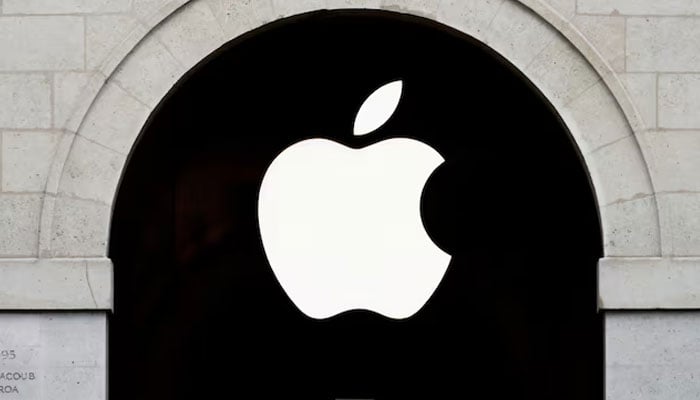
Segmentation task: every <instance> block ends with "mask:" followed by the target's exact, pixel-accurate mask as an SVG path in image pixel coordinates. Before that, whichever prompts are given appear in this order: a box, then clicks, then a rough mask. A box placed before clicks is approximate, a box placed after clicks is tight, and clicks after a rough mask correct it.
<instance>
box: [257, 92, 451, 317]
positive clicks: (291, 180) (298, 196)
mask: <svg viewBox="0 0 700 400" xmlns="http://www.w3.org/2000/svg"><path fill="white" fill-rule="evenodd" d="M401 91H402V82H401V81H395V82H391V83H389V84H386V85H384V86H382V87H381V88H379V89H377V90H376V91H375V92H374V93H373V94H372V95H371V96H369V97H368V98H367V100H365V102H364V103H363V105H362V107H361V108H360V110H359V111H358V114H357V117H356V119H355V127H354V134H355V135H356V136H359V135H363V134H367V133H369V132H371V131H373V130H375V129H377V128H378V127H379V126H381V125H382V124H384V122H386V120H388V119H389V117H390V116H391V115H392V114H393V112H394V110H395V109H396V107H397V106H398V103H399V99H400V97H401ZM443 162H444V159H443V158H442V156H441V155H440V154H439V153H438V152H437V151H435V150H434V149H433V148H431V147H430V146H428V145H426V144H424V143H422V142H419V141H417V140H413V139H407V138H395V139H388V140H384V141H381V142H379V143H375V144H373V145H370V146H367V147H365V148H362V149H352V148H349V147H346V146H343V145H341V144H339V143H336V142H334V141H331V140H327V139H309V140H304V141H301V142H299V143H296V144H293V145H291V146H290V147H288V148H287V149H285V150H284V151H283V152H282V153H281V154H280V155H279V156H277V158H275V160H274V161H273V162H272V163H271V164H270V166H269V167H268V170H267V171H266V173H265V176H264V177H263V181H262V185H261V188H260V196H259V198H258V219H259V223H260V234H261V237H262V242H263V247H264V249H265V253H266V255H267V259H268V261H269V263H270V266H271V267H272V270H273V272H274V274H275V276H276V277H277V279H278V280H279V282H280V284H281V285H282V288H283V289H284V290H285V291H286V292H287V294H288V295H289V297H290V298H291V300H292V301H293V302H294V304H295V305H296V306H297V307H298V308H299V309H300V310H301V311H302V312H303V313H304V314H306V315H308V316H309V317H312V318H317V319H321V318H328V317H331V316H333V315H336V314H339V313H341V312H344V311H348V310H352V309H365V310H371V311H374V312H377V313H379V314H382V315H384V316H387V317H390V318H396V319H399V318H408V317H410V316H411V315H413V314H415V313H416V312H418V310H420V309H421V307H423V305H425V303H426V302H427V301H428V299H429V298H430V296H431V295H432V294H433V292H435V290H436V289H437V286H438V284H439V283H440V281H441V280H442V277H443V276H444V274H445V271H446V270H447V266H448V265H449V262H450V259H451V256H450V255H449V254H447V253H445V252H443V251H442V250H441V249H440V248H439V247H437V246H436V245H435V244H434V243H433V242H432V240H431V239H430V237H429V236H428V234H427V233H426V231H425V228H424V227H423V222H422V219H421V215H420V201H421V195H422V192H423V187H424V186H425V183H426V181H427V180H428V178H429V177H430V175H431V174H432V172H433V171H434V170H435V168H437V167H438V166H439V165H440V164H442V163H443Z"/></svg>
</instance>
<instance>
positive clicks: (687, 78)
mask: <svg viewBox="0 0 700 400" xmlns="http://www.w3.org/2000/svg"><path fill="white" fill-rule="evenodd" d="M658 91H659V94H658V95H659V104H658V107H659V110H658V112H659V117H658V119H659V121H658V123H659V127H660V128H670V129H676V128H681V129H683V128H690V129H692V128H700V113H699V112H698V110H700V74H662V75H660V76H659V89H658Z"/></svg>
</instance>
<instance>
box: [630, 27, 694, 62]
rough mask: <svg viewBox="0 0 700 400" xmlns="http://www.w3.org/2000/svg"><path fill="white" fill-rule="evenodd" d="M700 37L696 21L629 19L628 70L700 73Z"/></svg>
mask: <svg viewBox="0 0 700 400" xmlns="http://www.w3.org/2000/svg"><path fill="white" fill-rule="evenodd" d="M698 37H700V20H698V19H697V18H670V17H662V18H658V17H645V18H629V19H628V20H627V71H629V72H657V71H658V72H695V71H698V72H700V41H699V40H698Z"/></svg>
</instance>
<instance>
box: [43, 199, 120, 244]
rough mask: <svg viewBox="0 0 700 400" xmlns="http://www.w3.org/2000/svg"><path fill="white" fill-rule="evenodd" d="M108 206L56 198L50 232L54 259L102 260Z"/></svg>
mask: <svg viewBox="0 0 700 400" xmlns="http://www.w3.org/2000/svg"><path fill="white" fill-rule="evenodd" d="M110 215H111V207H110V206H109V205H106V204H101V203H96V202H94V201H92V200H81V199H75V198H69V197H57V198H56V205H55V208H54V219H53V226H52V231H51V252H52V253H53V256H54V257H104V256H105V255H106V253H107V237H108V230H109V218H110Z"/></svg>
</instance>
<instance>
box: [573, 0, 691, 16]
mask: <svg viewBox="0 0 700 400" xmlns="http://www.w3.org/2000/svg"><path fill="white" fill-rule="evenodd" d="M578 12H579V13H584V14H611V15H697V14H700V3H698V2H697V0H663V1H660V0H578Z"/></svg>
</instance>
